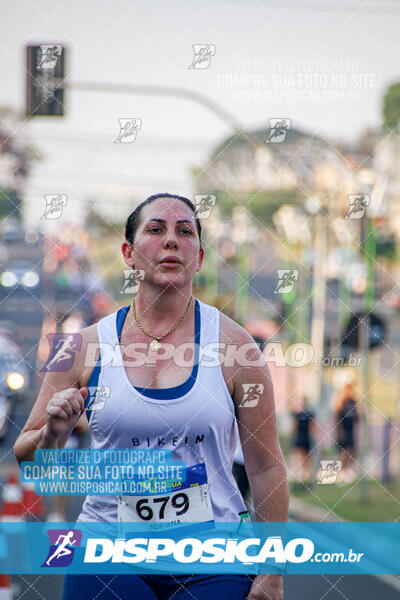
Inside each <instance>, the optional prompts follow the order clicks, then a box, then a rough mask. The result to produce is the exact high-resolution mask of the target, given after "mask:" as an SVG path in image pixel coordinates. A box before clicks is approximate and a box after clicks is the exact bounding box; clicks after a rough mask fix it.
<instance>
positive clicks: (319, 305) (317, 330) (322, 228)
mask: <svg viewBox="0 0 400 600" xmlns="http://www.w3.org/2000/svg"><path fill="white" fill-rule="evenodd" d="M326 256H327V206H326V204H323V205H322V206H321V208H320V210H319V211H318V213H317V214H316V216H315V241H314V273H313V283H312V321H311V345H312V347H313V350H314V357H320V358H321V359H322V358H323V356H324V340H325V305H326V271H325V270H326ZM313 370H314V373H313V379H312V382H313V386H312V396H311V400H312V405H314V407H315V409H316V415H317V423H318V425H319V427H320V431H322V429H321V427H322V423H324V422H326V417H327V408H328V406H327V398H326V394H325V389H324V384H323V366H322V364H319V365H318V366H317V365H314V366H313ZM320 456H321V439H320V440H319V443H318V444H317V445H316V448H315V452H314V453H313V481H314V480H315V478H316V474H317V471H318V468H319V461H320Z"/></svg>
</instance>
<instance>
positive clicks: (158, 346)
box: [150, 340, 162, 352]
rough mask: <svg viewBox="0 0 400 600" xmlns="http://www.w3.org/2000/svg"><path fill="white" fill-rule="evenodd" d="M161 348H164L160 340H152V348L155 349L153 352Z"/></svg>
mask: <svg viewBox="0 0 400 600" xmlns="http://www.w3.org/2000/svg"><path fill="white" fill-rule="evenodd" d="M160 348H162V344H160V342H159V341H158V340H153V341H152V342H150V350H153V352H157V350H159V349H160Z"/></svg>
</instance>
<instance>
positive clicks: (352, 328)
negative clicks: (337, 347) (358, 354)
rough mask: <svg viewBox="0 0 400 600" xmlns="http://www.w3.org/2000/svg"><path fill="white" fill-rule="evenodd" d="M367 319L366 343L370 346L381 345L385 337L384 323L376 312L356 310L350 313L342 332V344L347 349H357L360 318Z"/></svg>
mask: <svg viewBox="0 0 400 600" xmlns="http://www.w3.org/2000/svg"><path fill="white" fill-rule="evenodd" d="M362 318H366V319H367V323H368V344H369V347H370V348H375V347H377V346H381V345H382V344H383V343H384V341H385V337H386V329H387V328H386V323H385V321H384V320H383V319H382V317H380V316H379V315H377V314H376V313H369V314H368V315H367V313H365V312H357V313H354V314H352V316H351V317H350V319H349V321H348V323H347V325H346V327H345V328H344V331H343V334H342V346H343V347H344V348H345V349H348V350H358V349H359V329H360V320H361V319H362Z"/></svg>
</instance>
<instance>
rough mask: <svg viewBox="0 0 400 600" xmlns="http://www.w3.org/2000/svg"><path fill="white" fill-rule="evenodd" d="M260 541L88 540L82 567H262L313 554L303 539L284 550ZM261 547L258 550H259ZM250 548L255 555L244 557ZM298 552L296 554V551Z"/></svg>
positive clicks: (275, 542)
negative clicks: (162, 562) (165, 563)
mask: <svg viewBox="0 0 400 600" xmlns="http://www.w3.org/2000/svg"><path fill="white" fill-rule="evenodd" d="M261 544H262V540H261V539H260V538H247V539H244V540H242V541H238V540H232V539H228V538H221V537H218V538H209V539H206V540H204V541H202V540H199V539H197V538H184V539H181V540H179V541H176V540H174V539H171V538H131V539H127V540H126V539H116V540H111V539H101V538H89V539H88V540H87V544H86V552H85V556H84V562H85V563H105V562H107V561H112V562H113V563H130V564H133V563H143V562H151V563H154V562H156V561H157V560H158V559H163V558H166V557H169V558H172V559H173V560H174V561H176V562H177V563H180V564H188V563H193V562H198V561H200V562H201V563H209V564H216V563H235V562H239V563H244V564H254V563H264V562H265V561H266V560H267V559H272V560H274V561H275V562H276V563H286V561H289V562H293V563H301V562H306V561H308V560H310V559H311V557H312V556H313V554H314V544H313V542H312V541H311V540H309V539H307V538H295V539H292V540H290V541H289V542H287V544H286V545H285V546H284V545H283V542H282V538H281V537H279V536H271V537H268V538H267V539H266V541H265V542H264V543H263V544H262V546H261ZM260 546H261V548H260ZM250 548H253V550H254V549H255V550H256V551H257V549H258V550H259V552H258V554H254V553H252V554H248V550H250ZM299 548H300V549H301V551H300V553H298V549H299Z"/></svg>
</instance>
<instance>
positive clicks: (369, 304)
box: [359, 210, 375, 502]
mask: <svg viewBox="0 0 400 600" xmlns="http://www.w3.org/2000/svg"><path fill="white" fill-rule="evenodd" d="M360 220H361V223H360V253H361V257H362V259H363V260H364V261H365V267H366V289H365V295H364V311H365V316H364V317H363V318H361V319H360V323H359V352H360V356H362V358H363V361H362V369H361V398H362V405H361V436H360V437H361V439H360V455H359V462H360V467H361V478H360V501H361V502H369V499H370V493H369V483H368V480H367V473H366V467H367V454H368V448H369V430H368V407H369V397H368V394H369V358H370V352H369V327H368V324H369V315H370V313H371V311H372V309H373V305H374V292H375V236H374V232H373V227H372V225H371V218H370V217H368V216H367V210H365V211H364V214H363V216H362V218H361V219H360Z"/></svg>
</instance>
